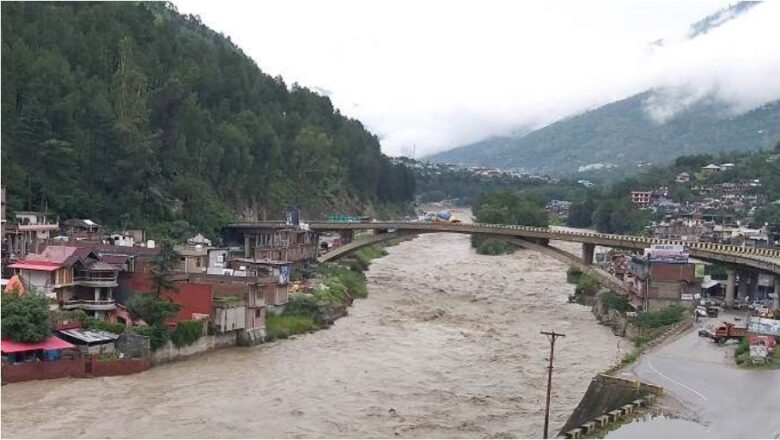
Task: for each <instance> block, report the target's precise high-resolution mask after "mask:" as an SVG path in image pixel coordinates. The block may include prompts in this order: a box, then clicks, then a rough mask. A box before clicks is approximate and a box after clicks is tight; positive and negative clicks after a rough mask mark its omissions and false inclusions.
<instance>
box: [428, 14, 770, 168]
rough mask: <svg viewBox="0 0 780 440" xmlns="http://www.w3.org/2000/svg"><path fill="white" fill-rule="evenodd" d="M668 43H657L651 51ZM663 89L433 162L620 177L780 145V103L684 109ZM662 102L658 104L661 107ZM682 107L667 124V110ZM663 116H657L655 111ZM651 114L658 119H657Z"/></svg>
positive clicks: (721, 19)
mask: <svg viewBox="0 0 780 440" xmlns="http://www.w3.org/2000/svg"><path fill="white" fill-rule="evenodd" d="M759 3H760V2H752V1H745V2H737V3H735V4H732V5H730V6H728V7H725V8H723V9H721V10H719V11H717V12H716V13H714V14H711V15H709V16H707V17H705V18H704V19H702V20H699V21H698V22H696V23H693V24H692V25H691V26H690V28H689V30H688V32H687V34H686V37H685V38H686V39H688V40H693V39H696V38H699V37H701V36H702V35H705V34H707V33H708V32H710V31H712V30H713V29H715V28H717V27H719V26H721V25H723V24H724V23H727V22H729V21H731V20H736V19H739V17H740V16H741V15H742V14H744V13H745V12H747V11H749V10H750V9H752V8H753V7H755V6H756V5H758V4H759ZM665 44H666V43H665V41H664V40H663V39H659V40H657V41H655V42H653V43H651V45H650V46H651V47H654V48H655V47H661V46H664V45H665ZM667 92H668V91H667V90H663V89H657V90H653V89H651V90H647V91H645V92H644V93H640V94H636V95H633V96H630V97H628V98H626V99H623V100H620V101H616V102H612V103H609V104H606V105H604V106H601V107H599V108H596V109H593V110H590V111H587V112H583V113H581V114H578V115H574V116H571V117H568V118H565V119H562V120H559V121H557V122H555V123H552V124H550V125H548V126H546V127H543V128H541V129H538V130H535V131H532V132H530V133H528V134H526V135H524V136H504V137H493V138H489V139H485V140H482V141H479V142H476V143H472V144H469V145H465V146H461V147H458V148H455V149H452V150H449V151H445V152H442V153H438V154H435V155H432V156H430V157H429V158H428V159H430V160H432V161H435V162H446V163H455V164H460V165H482V166H492V167H500V168H504V169H506V168H520V169H525V170H527V171H534V172H541V173H549V174H554V175H563V174H570V173H571V172H573V171H578V170H580V171H590V172H592V171H594V170H599V169H600V168H606V167H608V166H609V165H614V166H618V167H621V168H620V169H614V168H613V169H612V170H611V171H610V173H609V174H611V175H625V174H626V173H627V172H630V171H631V170H633V169H634V167H635V166H637V165H642V166H645V165H647V164H648V163H659V164H664V163H669V162H670V161H672V160H673V159H674V158H675V157H677V156H680V155H686V154H696V153H715V152H721V151H754V150H757V149H760V148H766V147H771V146H773V145H774V143H775V142H776V141H777V140H778V139H780V101H775V102H770V103H768V104H766V105H764V106H762V107H760V108H756V109H753V110H752V111H749V112H747V113H743V114H733V113H730V111H729V106H728V105H727V104H724V103H721V102H718V101H717V100H715V99H714V98H705V99H702V100H700V101H699V102H697V103H696V104H694V105H692V106H690V107H686V106H685V103H679V102H676V101H674V100H672V101H669V100H668V99H667V98H668V97H667V96H666V95H667ZM659 104H660V105H659ZM675 107H685V108H684V109H683V110H682V111H679V112H676V114H674V116H673V117H671V118H668V117H667V116H668V115H667V114H664V113H663V111H666V110H668V109H670V108H675ZM659 110H662V111H659ZM651 116H655V119H654V118H653V117H651Z"/></svg>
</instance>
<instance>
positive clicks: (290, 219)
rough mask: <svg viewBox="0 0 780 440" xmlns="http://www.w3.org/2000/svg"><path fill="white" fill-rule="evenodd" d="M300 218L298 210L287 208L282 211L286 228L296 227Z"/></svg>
mask: <svg viewBox="0 0 780 440" xmlns="http://www.w3.org/2000/svg"><path fill="white" fill-rule="evenodd" d="M300 216H301V211H300V209H297V208H287V209H285V210H284V218H285V221H286V223H287V225H288V226H298V224H299V223H300Z"/></svg>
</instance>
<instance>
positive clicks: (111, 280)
mask: <svg viewBox="0 0 780 440" xmlns="http://www.w3.org/2000/svg"><path fill="white" fill-rule="evenodd" d="M73 282H74V284H76V285H78V286H85V287H116V286H117V285H118V284H117V275H116V272H77V273H76V275H75V276H74V277H73Z"/></svg>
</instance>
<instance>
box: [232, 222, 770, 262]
mask: <svg viewBox="0 0 780 440" xmlns="http://www.w3.org/2000/svg"><path fill="white" fill-rule="evenodd" d="M236 225H238V226H242V225H243V226H252V225H256V226H262V227H271V228H279V227H289V226H288V225H286V223H285V222H282V221H269V222H258V223H255V224H253V223H246V224H236ZM328 225H334V226H339V228H344V227H346V228H349V229H361V228H365V229H380V228H384V229H394V228H395V227H397V226H398V225H405V226H410V225H414V226H419V227H420V228H419V229H422V230H430V229H435V230H442V229H453V230H458V231H463V232H480V230H505V231H528V232H536V233H555V234H556V235H558V236H567V235H568V236H572V237H593V238H598V239H604V240H611V241H624V242H633V243H644V244H648V245H650V244H677V245H686V246H688V247H689V248H691V249H696V250H704V251H708V252H710V253H713V254H718V255H725V256H739V257H742V258H752V257H758V258H756V259H757V260H758V261H762V262H767V261H768V260H769V259H772V260H775V259H776V260H780V250H777V249H768V248H756V247H746V246H736V245H730V244H721V243H710V242H700V241H684V240H667V239H659V238H652V237H641V236H632V235H616V234H604V233H599V232H588V231H571V230H553V229H550V228H542V227H536V226H522V225H500V224H493V223H460V224H452V223H443V222H442V223H430V222H415V221H406V220H405V221H378V222H362V223H359V222H352V223H344V222H334V223H330V222H317V221H313V222H311V223H310V226H311V227H312V228H314V229H324V228H327V226H328ZM404 229H410V228H404ZM605 246H607V245H605ZM772 262H773V263H775V264H780V261H778V262H774V261H772Z"/></svg>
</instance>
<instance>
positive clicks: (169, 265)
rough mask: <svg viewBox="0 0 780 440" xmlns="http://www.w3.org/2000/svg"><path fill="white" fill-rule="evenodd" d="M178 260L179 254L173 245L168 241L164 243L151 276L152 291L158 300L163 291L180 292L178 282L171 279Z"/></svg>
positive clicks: (154, 263)
mask: <svg viewBox="0 0 780 440" xmlns="http://www.w3.org/2000/svg"><path fill="white" fill-rule="evenodd" d="M178 259H179V253H178V252H176V251H175V250H174V249H173V244H171V242H170V241H167V240H166V241H163V242H162V243H161V244H160V253H159V254H157V256H156V257H155V259H154V261H153V263H152V268H151V271H150V274H149V282H151V283H152V289H153V291H154V292H155V293H156V294H157V297H158V298H159V297H160V295H161V294H162V291H163V290H172V291H174V292H178V291H179V288H178V286H177V284H176V282H175V281H174V280H172V279H171V272H172V271H173V269H174V267H175V266H176V262H177V261H178Z"/></svg>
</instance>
